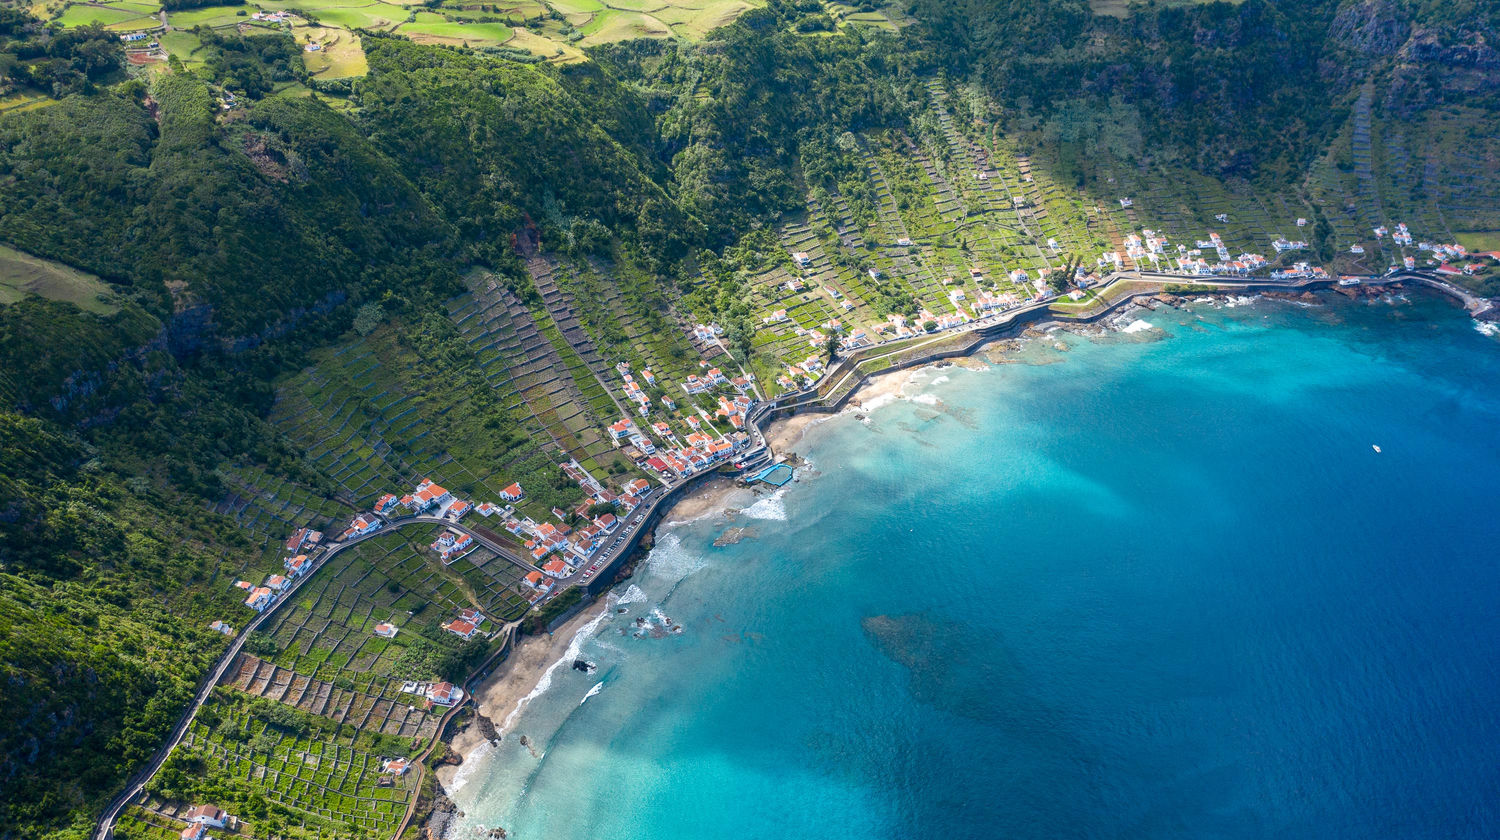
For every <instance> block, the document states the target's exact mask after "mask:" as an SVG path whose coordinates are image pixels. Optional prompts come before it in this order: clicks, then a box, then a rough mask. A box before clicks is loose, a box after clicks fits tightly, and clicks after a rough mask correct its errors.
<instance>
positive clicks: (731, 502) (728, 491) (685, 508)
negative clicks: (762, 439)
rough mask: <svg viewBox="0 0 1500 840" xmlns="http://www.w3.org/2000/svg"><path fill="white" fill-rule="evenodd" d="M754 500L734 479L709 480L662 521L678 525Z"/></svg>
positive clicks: (752, 493) (747, 490)
mask: <svg viewBox="0 0 1500 840" xmlns="http://www.w3.org/2000/svg"><path fill="white" fill-rule="evenodd" d="M773 449H774V450H775V451H777V452H778V453H779V452H780V451H781V449H780V447H777V446H774V445H773ZM754 500H755V492H754V491H753V490H750V489H748V488H745V487H740V486H737V485H736V484H735V481H734V479H731V478H711V479H709V480H708V481H705V482H704V483H702V484H700V485H698V486H697V487H694V488H693V490H692V492H690V493H688V494H687V495H685V496H683V497H682V498H680V499H678V500H677V501H676V502H675V503H673V505H672V509H671V510H669V511H667V515H666V517H665V518H664V520H663V521H664V522H665V524H667V525H680V524H682V523H684V522H692V521H693V520H695V519H702V518H703V517H705V516H712V515H714V514H717V513H722V512H723V511H725V510H728V509H730V508H736V507H744V506H745V505H747V504H751V503H752V502H754Z"/></svg>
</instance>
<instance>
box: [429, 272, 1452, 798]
mask: <svg viewBox="0 0 1500 840" xmlns="http://www.w3.org/2000/svg"><path fill="white" fill-rule="evenodd" d="M1417 285H1418V287H1419V288H1424V289H1426V290H1427V291H1429V292H1433V293H1435V294H1438V295H1439V296H1442V297H1448V298H1452V297H1453V295H1451V294H1446V295H1445V294H1443V292H1442V291H1441V290H1439V289H1434V288H1432V287H1431V286H1428V285H1427V284H1417ZM1377 288H1378V289H1380V292H1381V293H1382V294H1383V293H1386V292H1389V291H1391V290H1390V289H1389V288H1388V287H1386V286H1385V285H1381V286H1378V287H1377V286H1367V287H1364V288H1363V289H1362V290H1361V291H1360V292H1358V293H1355V294H1349V293H1344V292H1341V291H1340V290H1338V289H1329V290H1325V291H1331V292H1333V293H1336V294H1339V295H1340V297H1343V298H1346V299H1349V300H1356V299H1360V298H1363V297H1366V296H1374V295H1371V290H1373V289H1377ZM1406 288H1408V289H1409V288H1410V287H1406ZM1310 292H1311V290H1305V293H1310ZM1283 294H1284V293H1278V292H1276V291H1274V290H1273V291H1270V292H1267V291H1248V290H1231V289H1223V290H1215V291H1211V292H1207V291H1206V292H1200V293H1193V294H1165V293H1162V292H1155V293H1151V294H1134V295H1130V296H1127V297H1125V298H1122V299H1121V300H1119V301H1116V302H1115V303H1114V304H1113V305H1112V306H1110V307H1109V308H1107V309H1106V310H1105V311H1104V312H1101V313H1096V314H1095V315H1094V316H1092V317H1090V318H1089V319H1088V320H1087V321H1071V320H1068V319H1060V318H1051V319H1047V320H1043V321H1039V322H1036V323H1033V324H1030V325H1028V326H1027V327H1026V328H1025V329H1023V330H1022V331H1021V332H1020V333H1018V334H1017V335H1014V336H1002V337H994V338H989V339H987V340H984V341H980V342H978V343H976V344H974V345H973V346H972V347H970V348H969V350H968V351H967V352H965V353H963V354H961V355H958V356H955V357H953V358H944V359H935V360H926V361H923V362H920V363H915V364H912V365H911V366H909V367H893V368H890V369H888V370H882V371H878V372H875V373H871V374H867V375H866V376H864V377H863V379H862V380H861V381H860V383H859V384H858V385H856V386H855V388H854V389H853V390H852V391H851V392H850V393H849V394H847V395H846V396H845V397H844V398H843V399H841V400H840V401H839V408H838V409H835V410H823V411H799V412H797V413H795V414H790V415H783V416H774V417H772V418H770V419H768V420H766V421H764V422H765V426H764V428H763V430H762V436H763V437H764V439H765V442H766V445H767V447H768V448H769V449H770V450H771V452H772V456H773V458H776V459H791V458H795V456H796V453H794V452H792V451H791V447H793V446H796V445H797V444H798V443H799V442H801V441H802V439H803V438H804V437H805V436H806V434H807V432H808V430H810V429H811V428H813V427H814V426H817V425H819V424H821V423H823V422H825V421H827V420H829V419H832V418H833V417H837V416H838V415H840V414H842V413H844V411H847V410H849V409H856V410H863V409H865V408H866V407H870V408H873V407H876V406H878V405H880V404H884V402H885V401H887V400H897V399H904V398H905V396H906V395H905V393H904V392H905V388H906V386H907V385H908V384H910V383H911V381H912V379H913V378H914V377H915V376H916V375H917V374H919V373H921V372H922V371H925V370H928V369H939V368H942V367H947V366H950V365H951V366H957V367H964V368H973V367H980V366H982V367H986V368H987V367H989V366H990V365H993V364H1004V363H1009V362H1017V361H1020V359H1018V358H1016V357H1017V356H1018V355H1019V354H1020V352H1022V351H1023V350H1024V349H1025V347H1026V346H1027V345H1028V344H1030V343H1031V342H1033V341H1035V340H1039V339H1040V340H1045V339H1046V337H1047V336H1048V335H1049V334H1051V333H1053V332H1054V331H1063V332H1069V333H1078V334H1080V335H1088V334H1101V333H1111V332H1122V328H1123V327H1124V326H1125V325H1126V324H1128V323H1130V319H1131V318H1133V317H1137V316H1139V315H1140V314H1142V313H1143V312H1150V311H1155V310H1156V309H1158V308H1160V307H1162V306H1168V307H1171V308H1175V309H1180V308H1183V304H1185V303H1192V302H1193V301H1194V300H1195V299H1196V298H1199V297H1211V298H1213V299H1214V300H1215V302H1218V303H1222V302H1223V301H1225V300H1231V299H1234V298H1239V297H1250V298H1253V299H1256V300H1261V299H1288V298H1290V297H1291V296H1289V295H1287V296H1285V297H1283ZM1471 314H1472V313H1471ZM757 495H758V494H756V492H755V490H754V488H751V487H745V486H741V485H739V484H738V483H737V482H736V480H735V479H733V478H729V477H715V478H712V479H710V480H708V481H706V482H704V483H703V484H701V485H700V486H698V487H695V488H692V489H691V490H690V491H689V492H687V493H686V494H684V495H683V496H682V497H681V498H679V499H676V500H675V501H674V502H673V503H672V506H671V507H670V508H668V509H667V510H666V511H665V512H664V513H662V514H661V517H660V520H659V523H658V524H657V525H655V526H652V528H651V534H652V535H653V536H654V532H655V530H656V529H657V528H660V527H662V526H677V525H683V524H687V523H690V522H693V521H697V520H701V519H704V518H707V517H711V516H715V515H723V514H726V513H730V512H732V511H733V510H735V509H736V507H738V506H739V505H737V504H736V503H737V502H739V501H740V500H741V498H743V500H744V501H746V502H747V503H748V502H751V501H753V500H754V499H755V498H756V497H757ZM653 542H654V540H653ZM624 582H625V581H624V580H622V581H620V583H624ZM616 585H617V586H618V585H619V583H617V584H616ZM609 604H610V600H609V594H608V593H607V592H606V593H605V594H604V595H603V597H599V598H597V599H596V600H595V601H594V602H593V603H592V604H590V605H589V606H588V607H587V608H586V609H584V610H583V611H582V612H580V613H579V614H578V615H577V616H574V617H573V618H572V619H570V620H569V621H568V622H567V623H566V624H564V625H563V626H562V627H560V628H558V630H557V631H556V632H554V633H552V634H550V635H549V636H528V637H525V638H523V639H522V641H521V642H519V643H518V644H517V645H516V648H515V649H514V650H513V651H512V652H511V654H510V655H509V656H508V657H506V660H505V663H504V664H503V665H502V666H501V668H500V669H499V670H497V671H496V672H495V673H494V674H492V675H491V676H490V677H489V678H488V679H486V681H485V682H484V683H483V684H482V685H481V686H479V687H478V688H476V689H475V692H474V696H473V700H474V702H475V704H476V705H477V708H478V712H479V714H480V715H482V716H483V717H485V718H488V719H489V720H490V721H491V722H492V723H493V724H494V728H495V730H496V731H497V732H499V735H500V737H502V738H503V737H504V736H505V734H506V733H507V731H513V729H512V728H513V726H514V724H516V723H517V722H518V721H520V720H522V719H523V718H524V710H525V704H527V703H529V701H530V699H532V696H531V695H533V694H534V693H536V694H539V693H538V692H536V688H537V687H538V686H539V685H540V684H541V682H542V680H543V679H544V678H545V677H546V676H547V675H548V674H549V673H550V670H551V669H552V668H554V667H568V665H569V663H566V662H562V661H561V660H562V658H563V657H564V656H565V654H566V652H567V650H568V648H569V646H570V645H571V644H572V642H573V640H574V639H575V638H576V637H577V636H578V634H579V633H580V632H581V631H583V630H584V629H585V627H586V626H587V625H588V624H589V623H590V622H592V621H594V620H596V619H598V618H600V617H601V616H603V615H605V614H606V613H607V612H608V610H609V608H610V607H609ZM507 719H509V726H508V725H507ZM481 729H482V727H481V726H479V725H475V724H474V723H471V724H470V725H469V726H467V727H465V728H464V729H463V730H462V731H460V732H458V733H457V734H455V735H454V736H452V738H451V739H450V740H449V749H450V751H452V752H456V753H458V754H459V755H461V756H462V757H463V762H464V764H467V763H468V762H470V761H471V760H473V757H474V756H475V755H476V752H477V751H478V750H479V748H480V747H481V746H483V745H484V744H486V743H488V740H487V739H486V737H485V736H484V734H483V732H482V731H481ZM464 764H460V765H456V766H454V765H446V766H442V767H439V768H438V770H437V772H436V776H437V780H438V783H439V785H440V786H441V787H442V789H443V790H444V791H448V790H449V789H450V788H451V785H452V783H453V781H454V779H455V778H456V777H457V776H459V775H460V773H461V770H462V768H463V767H464Z"/></svg>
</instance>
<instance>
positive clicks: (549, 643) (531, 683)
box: [437, 598, 609, 789]
mask: <svg viewBox="0 0 1500 840" xmlns="http://www.w3.org/2000/svg"><path fill="white" fill-rule="evenodd" d="M608 600H609V599H607V598H600V599H599V600H598V601H595V602H594V603H592V604H590V605H589V606H588V608H587V609H585V610H584V611H583V612H580V613H579V614H578V615H575V616H573V617H572V618H571V619H569V620H568V622H567V623H566V624H564V625H563V626H561V627H559V628H557V630H556V632H553V633H551V634H550V635H546V636H527V637H525V638H524V639H522V640H521V642H520V643H519V644H517V645H516V647H515V649H514V650H512V651H511V652H510V655H509V656H507V657H506V658H505V661H504V662H503V663H502V664H501V665H500V666H499V669H498V670H496V671H495V673H494V674H492V675H490V678H489V679H487V680H485V681H484V683H483V684H482V685H480V686H479V688H478V689H476V690H475V692H474V702H475V703H477V704H478V705H479V713H480V714H482V715H484V716H485V717H487V718H489V719H490V722H492V723H493V724H494V725H495V729H496V730H499V731H500V734H501V737H504V736H505V732H504V725H505V719H506V717H508V716H509V715H510V714H511V712H513V711H514V710H515V708H516V704H517V703H520V702H521V701H522V699H523V698H525V697H526V696H527V695H529V694H530V693H531V692H532V690H533V689H535V688H536V687H537V684H538V683H540V682H541V681H542V677H543V676H544V675H545V674H546V673H547V669H548V668H550V667H552V665H553V663H556V662H557V661H558V660H560V659H562V658H563V656H564V655H565V654H566V653H567V651H568V645H569V644H571V643H572V641H573V637H574V636H576V635H578V632H579V631H580V630H582V629H583V628H584V626H585V625H587V624H588V623H589V622H590V621H593V620H594V619H595V618H598V617H599V616H600V615H601V614H603V613H604V612H605V611H607V610H608V609H609V603H608ZM569 666H570V663H566V662H565V663H563V664H562V665H559V666H558V667H560V668H567V667H569ZM518 718H519V716H518ZM514 722H515V721H512V723H514ZM484 740H485V738H484V733H483V731H482V730H481V728H480V727H479V726H478V725H476V724H470V725H469V726H468V727H465V728H464V730H463V731H462V732H460V733H458V734H457V735H455V736H454V737H453V740H452V741H451V742H450V743H449V745H448V746H449V751H450V752H454V753H457V754H459V755H461V756H463V757H464V759H465V760H466V761H467V760H468V759H469V756H471V755H472V754H473V752H474V749H475V748H476V747H478V746H479V745H480V744H482V743H484ZM459 769H460V768H459V767H457V766H453V765H443V766H441V767H439V768H438V769H437V779H438V782H439V783H440V784H442V785H443V787H444V788H445V789H446V788H449V787H450V786H451V784H452V782H453V777H454V776H456V775H457V774H458V772H459Z"/></svg>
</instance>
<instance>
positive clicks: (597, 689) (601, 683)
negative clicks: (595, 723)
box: [578, 680, 604, 706]
mask: <svg viewBox="0 0 1500 840" xmlns="http://www.w3.org/2000/svg"><path fill="white" fill-rule="evenodd" d="M603 690H604V681H603V680H600V681H599V682H598V683H596V684H595V685H594V687H593V688H591V689H589V693H588V694H585V695H583V699H582V700H579V701H578V705H580V706H582V705H583V704H584V703H587V702H589V698H590V697H593V696H594V695H595V694H598V693H599V692H601V691H603Z"/></svg>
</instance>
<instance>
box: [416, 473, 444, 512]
mask: <svg viewBox="0 0 1500 840" xmlns="http://www.w3.org/2000/svg"><path fill="white" fill-rule="evenodd" d="M411 500H412V504H411V508H412V510H414V511H416V512H417V513H421V512H422V511H424V510H428V509H430V508H435V507H441V506H443V505H445V504H447V503H449V502H451V501H453V494H452V493H449V492H448V490H447V489H446V488H444V487H443V486H442V485H439V484H433V483H432V479H430V478H424V479H422V483H421V484H418V485H417V489H416V490H415V491H414V492H413V493H412V494H411Z"/></svg>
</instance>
